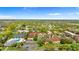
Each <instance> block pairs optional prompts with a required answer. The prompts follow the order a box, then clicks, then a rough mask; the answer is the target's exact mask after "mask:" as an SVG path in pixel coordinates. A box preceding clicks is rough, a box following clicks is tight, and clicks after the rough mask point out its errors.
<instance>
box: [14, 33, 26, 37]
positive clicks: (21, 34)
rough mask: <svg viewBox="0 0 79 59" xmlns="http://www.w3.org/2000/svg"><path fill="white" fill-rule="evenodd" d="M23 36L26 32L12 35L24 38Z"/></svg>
mask: <svg viewBox="0 0 79 59" xmlns="http://www.w3.org/2000/svg"><path fill="white" fill-rule="evenodd" d="M25 36H26V34H24V33H20V34H16V35H14V38H24V37H25Z"/></svg>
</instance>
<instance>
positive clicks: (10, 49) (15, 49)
mask: <svg viewBox="0 0 79 59" xmlns="http://www.w3.org/2000/svg"><path fill="white" fill-rule="evenodd" d="M0 49H1V50H2V51H23V49H22V48H17V47H0Z"/></svg>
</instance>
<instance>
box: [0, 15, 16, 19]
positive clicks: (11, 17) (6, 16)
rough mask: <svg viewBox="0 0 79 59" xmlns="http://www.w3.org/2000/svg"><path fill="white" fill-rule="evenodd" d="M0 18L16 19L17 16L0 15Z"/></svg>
mask: <svg viewBox="0 0 79 59" xmlns="http://www.w3.org/2000/svg"><path fill="white" fill-rule="evenodd" d="M0 19H16V17H14V16H9V15H0Z"/></svg>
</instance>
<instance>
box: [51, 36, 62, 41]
mask: <svg viewBox="0 0 79 59" xmlns="http://www.w3.org/2000/svg"><path fill="white" fill-rule="evenodd" d="M60 40H61V39H60V38H59V37H56V36H54V37H52V38H50V39H49V41H52V42H55V41H60Z"/></svg>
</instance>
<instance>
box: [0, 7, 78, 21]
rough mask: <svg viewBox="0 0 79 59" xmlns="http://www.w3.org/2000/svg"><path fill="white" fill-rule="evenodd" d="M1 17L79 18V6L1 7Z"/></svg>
mask: <svg viewBox="0 0 79 59" xmlns="http://www.w3.org/2000/svg"><path fill="white" fill-rule="evenodd" d="M0 19H79V7H0Z"/></svg>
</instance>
